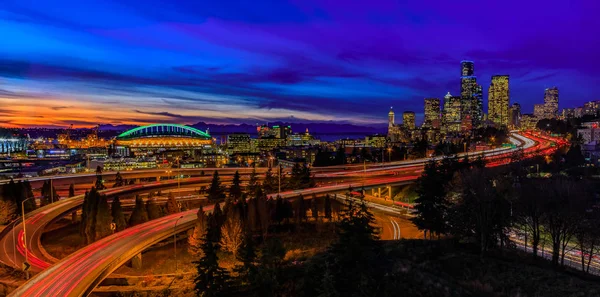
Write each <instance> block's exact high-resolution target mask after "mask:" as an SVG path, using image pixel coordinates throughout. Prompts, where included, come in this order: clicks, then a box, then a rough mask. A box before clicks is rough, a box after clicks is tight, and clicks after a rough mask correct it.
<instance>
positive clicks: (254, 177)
mask: <svg viewBox="0 0 600 297" xmlns="http://www.w3.org/2000/svg"><path fill="white" fill-rule="evenodd" d="M259 187H260V185H259V184H258V174H257V173H256V167H254V168H253V169H252V173H250V180H249V181H248V185H247V186H246V193H247V194H248V195H250V196H252V195H254V194H255V193H256V191H257V189H258V188H259Z"/></svg>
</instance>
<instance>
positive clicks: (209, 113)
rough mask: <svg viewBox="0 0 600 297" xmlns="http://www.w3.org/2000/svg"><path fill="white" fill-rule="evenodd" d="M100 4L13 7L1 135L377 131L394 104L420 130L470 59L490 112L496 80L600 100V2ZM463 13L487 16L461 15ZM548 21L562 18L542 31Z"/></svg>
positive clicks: (0, 18)
mask: <svg viewBox="0 0 600 297" xmlns="http://www.w3.org/2000/svg"><path fill="white" fill-rule="evenodd" d="M515 3H516V2H515ZM94 4H99V3H93V2H86V4H79V3H77V2H74V3H70V2H69V1H62V2H60V3H59V4H58V5H57V4H56V3H55V2H50V1H39V2H36V4H35V5H28V3H26V2H21V1H8V2H7V3H6V5H4V6H3V7H2V8H0V30H1V31H2V32H5V33H6V36H7V37H6V40H9V41H10V42H9V43H8V46H3V47H2V48H0V55H1V56H2V58H0V103H1V104H2V105H3V107H1V108H0V117H1V119H0V126H55V125H56V126H61V127H64V126H68V125H69V124H74V125H75V126H76V127H80V126H88V127H89V126H93V125H94V124H95V123H107V124H135V125H144V124H148V123H165V122H177V123H182V124H193V123H196V122H199V121H206V122H212V123H248V124H254V123H257V122H272V121H285V122H298V121H304V122H307V121H308V122H321V121H323V122H324V121H330V120H334V121H340V122H349V123H354V124H360V125H375V124H384V123H385V117H382V116H381V115H382V114H383V113H385V112H387V108H388V107H389V106H394V107H395V109H396V110H397V111H404V110H412V111H415V112H416V117H417V122H421V121H422V120H423V113H424V111H423V99H424V98H442V97H443V96H444V94H446V93H447V92H448V91H449V92H451V94H453V95H459V94H460V93H461V79H460V77H461V73H460V72H459V69H460V61H462V60H470V61H473V62H474V68H475V76H476V77H477V83H478V84H479V85H480V86H482V89H483V107H484V111H485V112H486V113H487V102H488V94H487V89H488V86H489V85H490V80H491V77H492V76H493V75H499V74H508V75H510V102H509V104H512V103H514V102H518V103H520V104H521V106H522V110H523V113H530V112H532V111H533V105H534V104H536V103H541V102H543V99H544V90H545V89H546V88H549V87H553V86H556V87H558V89H559V90H560V102H559V104H560V106H559V108H561V109H562V108H565V107H574V106H579V105H582V104H583V103H584V102H586V101H592V100H598V99H599V98H598V94H600V84H599V81H598V78H597V75H594V74H596V73H597V69H598V67H600V61H598V58H597V57H596V55H595V53H594V50H593V49H594V48H596V47H597V45H598V44H597V43H598V41H597V40H595V39H594V38H593V31H594V30H593V29H592V28H594V27H598V26H600V23H599V21H598V20H597V19H596V18H594V15H593V13H592V12H593V11H595V7H594V6H596V5H598V4H596V3H582V4H581V5H574V4H565V3H561V2H558V1H557V2H556V3H555V5H542V6H540V5H539V4H536V3H526V4H523V3H520V5H521V6H520V7H522V9H521V10H516V11H515V10H508V8H509V7H512V5H506V6H504V5H500V4H491V3H478V4H475V5H474V4H466V3H465V4H460V3H445V2H444V1H441V2H440V3H437V5H431V7H429V6H426V5H425V4H419V3H410V4H397V3H392V2H391V1H390V2H388V1H375V2H372V3H370V6H369V7H361V6H360V5H359V4H353V5H346V4H344V5H342V2H335V1H334V2H330V3H328V4H317V3H312V2H310V1H302V2H293V1H292V2H280V1H277V2H275V3H269V2H259V3H254V4H253V5H238V6H243V7H238V8H239V9H240V10H244V11H245V13H243V14H238V13H236V12H235V9H231V5H227V4H219V3H200V4H190V3H184V2H181V3H178V4H179V5H168V4H167V3H166V2H162V1H151V2H150V3H148V5H147V6H148V7H140V6H139V5H134V4H135V3H134V2H133V1H119V2H117V1H110V2H106V1H102V4H103V5H94ZM523 5H524V6H523ZM100 6H102V7H103V8H98V7H100ZM234 7H235V5H234ZM267 7H268V9H266V8H267ZM503 9H504V10H503ZM489 10H494V11H497V12H498V13H497V14H495V15H494V16H492V17H490V16H489V15H486V14H485V13H484V12H485V11H489ZM530 10H535V11H536V13H535V15H534V16H532V15H531V14H530V13H528V11H530ZM154 11H162V12H164V14H162V15H160V16H159V15H157V14H156V13H155V12H154ZM425 11H426V12H425ZM502 11H506V14H503V13H501V12H502ZM458 12H461V13H467V14H469V15H473V16H474V17H472V18H468V19H462V18H455V17H452V15H453V14H454V13H458ZM509 12H510V16H509V15H508V14H509ZM549 17H552V19H554V20H555V21H553V22H550V23H548V22H541V21H542V20H545V19H548V18H549ZM536 20H540V22H537V21H536ZM473 22H476V23H478V26H476V27H477V28H475V26H472V23H473ZM499 23H500V24H505V25H503V26H498V25H497V24H499ZM459 40H460V42H459ZM572 44H578V47H577V48H573V47H572V46H571V45H572ZM546 48H552V51H544V50H543V49H546ZM98 111H104V112H98Z"/></svg>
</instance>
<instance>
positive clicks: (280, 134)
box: [271, 125, 292, 139]
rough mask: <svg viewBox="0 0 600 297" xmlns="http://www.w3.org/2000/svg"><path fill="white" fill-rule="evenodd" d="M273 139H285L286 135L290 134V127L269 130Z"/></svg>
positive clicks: (277, 127)
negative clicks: (273, 136)
mask: <svg viewBox="0 0 600 297" xmlns="http://www.w3.org/2000/svg"><path fill="white" fill-rule="evenodd" d="M271 130H272V131H273V135H275V138H280V139H286V138H287V136H288V135H290V134H292V127H291V126H279V125H277V126H273V128H272V129H271Z"/></svg>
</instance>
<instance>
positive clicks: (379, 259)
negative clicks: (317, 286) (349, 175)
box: [321, 202, 385, 296]
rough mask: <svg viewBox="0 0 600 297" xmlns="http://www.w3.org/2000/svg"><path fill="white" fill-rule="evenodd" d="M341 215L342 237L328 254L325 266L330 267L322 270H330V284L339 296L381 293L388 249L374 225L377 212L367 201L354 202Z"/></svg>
mask: <svg viewBox="0 0 600 297" xmlns="http://www.w3.org/2000/svg"><path fill="white" fill-rule="evenodd" d="M341 217H342V219H341V221H340V222H339V223H338V225H337V233H338V239H337V241H336V242H335V243H333V244H332V245H331V246H330V248H329V249H328V251H327V254H326V260H325V264H326V265H325V266H326V267H329V268H330V269H329V271H322V272H321V273H324V272H327V273H329V274H330V275H329V276H328V277H330V278H331V281H330V284H329V285H330V286H331V287H333V288H334V290H333V291H334V292H337V295H339V296H381V292H380V290H381V289H382V286H381V285H380V281H381V280H382V279H383V278H384V276H385V269H383V267H382V266H383V255H384V252H383V249H382V247H381V244H380V242H379V241H378V235H377V232H376V230H375V227H373V225H374V223H375V219H374V217H373V214H371V212H370V211H369V210H368V208H367V206H366V205H365V204H364V202H363V203H361V204H358V205H357V204H354V203H350V204H349V205H348V206H347V207H346V209H345V210H344V211H343V212H342V215H341ZM357 255H360V256H358V257H357ZM324 276H325V274H324ZM334 295H335V294H334Z"/></svg>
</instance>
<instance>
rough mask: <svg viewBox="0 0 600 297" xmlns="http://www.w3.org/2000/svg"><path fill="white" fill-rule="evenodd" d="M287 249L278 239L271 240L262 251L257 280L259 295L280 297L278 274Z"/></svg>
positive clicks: (268, 240) (264, 245)
mask: <svg viewBox="0 0 600 297" xmlns="http://www.w3.org/2000/svg"><path fill="white" fill-rule="evenodd" d="M285 253H286V251H285V248H284V247H283V244H282V243H281V241H280V240H279V239H277V238H269V239H267V240H266V241H265V242H264V244H263V245H262V246H261V249H260V258H259V271H258V275H257V280H256V286H257V290H256V291H257V292H256V293H257V295H258V296H261V297H263V296H264V297H271V296H273V297H274V296H278V295H277V294H276V291H275V290H276V289H277V288H278V287H279V280H278V275H277V274H278V272H279V271H280V269H281V265H282V262H283V258H284V256H285Z"/></svg>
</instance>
